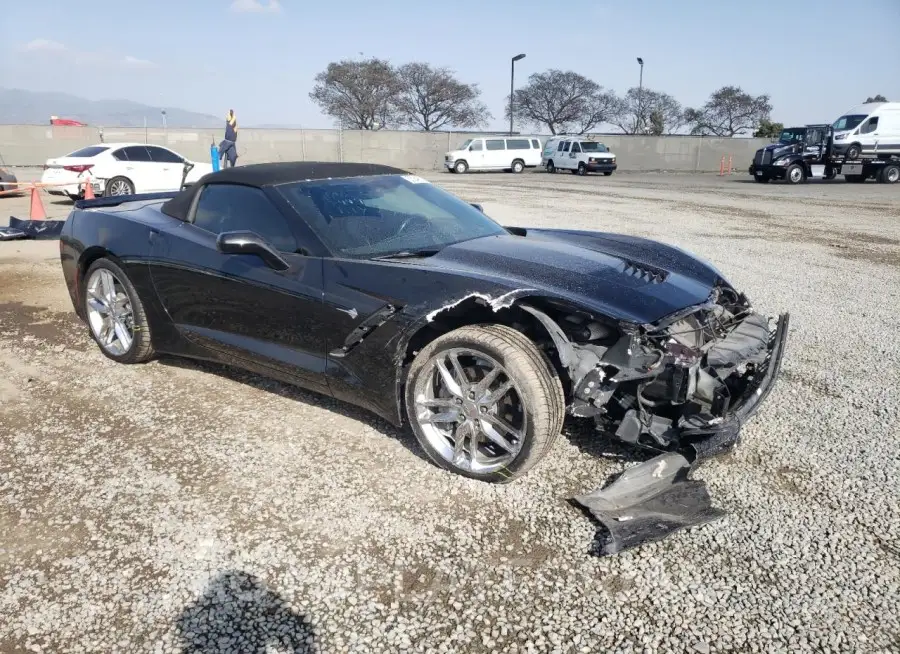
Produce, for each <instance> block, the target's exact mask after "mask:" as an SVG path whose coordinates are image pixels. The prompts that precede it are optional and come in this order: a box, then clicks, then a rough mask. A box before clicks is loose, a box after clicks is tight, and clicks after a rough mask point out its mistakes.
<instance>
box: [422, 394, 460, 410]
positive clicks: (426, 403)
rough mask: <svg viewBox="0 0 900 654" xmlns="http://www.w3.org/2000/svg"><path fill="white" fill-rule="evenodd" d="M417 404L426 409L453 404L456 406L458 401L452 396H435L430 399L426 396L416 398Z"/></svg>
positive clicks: (443, 407) (440, 407)
mask: <svg viewBox="0 0 900 654" xmlns="http://www.w3.org/2000/svg"><path fill="white" fill-rule="evenodd" d="M416 404H417V405H418V406H420V407H424V408H426V409H445V408H447V407H451V406H453V407H455V406H456V401H455V400H451V399H450V398H443V397H435V398H433V399H430V400H426V399H424V398H423V399H419V400H416Z"/></svg>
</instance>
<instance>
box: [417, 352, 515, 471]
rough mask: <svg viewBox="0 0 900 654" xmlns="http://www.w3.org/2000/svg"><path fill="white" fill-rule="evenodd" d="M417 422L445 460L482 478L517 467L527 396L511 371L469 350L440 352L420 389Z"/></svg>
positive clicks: (419, 383) (427, 368)
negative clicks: (521, 392) (512, 464)
mask: <svg viewBox="0 0 900 654" xmlns="http://www.w3.org/2000/svg"><path fill="white" fill-rule="evenodd" d="M415 416H416V420H417V421H418V423H419V427H420V428H421V430H422V432H423V433H424V435H425V437H426V438H427V439H428V442H429V444H430V445H431V446H432V447H433V448H434V449H435V450H436V451H437V452H438V454H439V455H440V456H441V457H443V458H444V459H445V460H446V461H448V462H450V463H452V464H453V465H454V466H456V467H457V468H460V469H463V470H467V471H469V472H473V473H482V474H484V473H491V472H494V471H496V470H499V469H500V468H502V467H504V466H506V465H508V464H509V463H510V462H512V461H513V460H514V459H515V458H516V456H518V454H519V452H520V451H521V449H522V444H523V443H524V441H525V434H526V432H527V428H528V422H527V421H528V416H527V414H526V412H525V410H524V407H523V406H522V399H521V394H520V393H519V391H518V389H517V388H516V384H515V382H514V381H513V380H512V378H511V377H510V375H509V373H508V372H507V371H506V369H505V368H504V367H503V366H501V365H500V364H499V363H498V362H497V361H495V360H494V359H492V358H491V357H489V356H487V355H485V354H483V353H481V352H475V351H473V350H468V349H464V348H454V349H449V350H443V351H441V352H438V353H437V354H436V355H435V356H433V357H432V358H431V359H430V360H429V361H428V362H427V363H426V364H425V367H424V370H423V373H422V374H421V375H420V376H419V377H418V381H417V383H416V388H415Z"/></svg>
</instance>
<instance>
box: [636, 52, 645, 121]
mask: <svg viewBox="0 0 900 654" xmlns="http://www.w3.org/2000/svg"><path fill="white" fill-rule="evenodd" d="M637 62H638V63H639V64H640V66H641V77H640V80H639V81H638V124H637V131H638V133H643V127H644V60H643V59H641V58H640V57H638V58H637Z"/></svg>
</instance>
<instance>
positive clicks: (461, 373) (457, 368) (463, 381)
mask: <svg viewBox="0 0 900 654" xmlns="http://www.w3.org/2000/svg"><path fill="white" fill-rule="evenodd" d="M450 363H451V365H452V366H453V373H454V374H455V375H456V378H457V379H458V380H459V388H460V395H461V394H462V391H463V390H464V389H465V387H466V386H468V385H469V378H468V377H466V371H465V370H463V367H462V365H460V363H459V357H458V356H456V354H453V353H451V354H450Z"/></svg>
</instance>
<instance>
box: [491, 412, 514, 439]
mask: <svg viewBox="0 0 900 654" xmlns="http://www.w3.org/2000/svg"><path fill="white" fill-rule="evenodd" d="M481 420H482V423H485V422H486V423H488V425H490V426H491V427H494V428H495V429H499V430H501V431H503V433H505V434H508V435H510V436H512V437H513V438H515V439H516V440H517V441H521V440H522V432H520V431H519V430H518V429H516V428H515V427H512V426H511V425H509V424H507V422H506V421H505V420H501V419H500V418H498V417H497V416H492V415H491V414H490V413H482V414H481ZM483 426H484V425H483V424H482V427H483ZM484 431H485V434H486V433H487V432H488V431H489V430H488V429H485V430H484Z"/></svg>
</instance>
